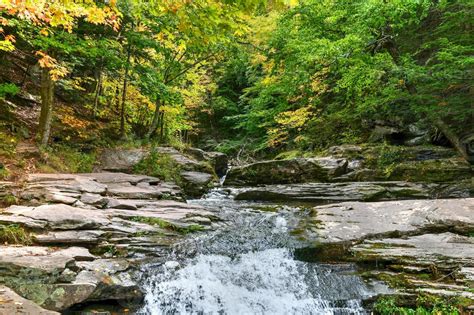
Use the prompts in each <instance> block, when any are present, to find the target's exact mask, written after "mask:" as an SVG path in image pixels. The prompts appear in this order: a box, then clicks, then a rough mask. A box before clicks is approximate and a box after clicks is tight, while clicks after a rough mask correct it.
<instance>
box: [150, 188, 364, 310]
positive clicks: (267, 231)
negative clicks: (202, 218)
mask: <svg viewBox="0 0 474 315" xmlns="http://www.w3.org/2000/svg"><path fill="white" fill-rule="evenodd" d="M191 202H192V203H194V204H199V205H202V206H204V207H205V208H206V209H209V210H211V211H214V212H216V213H218V215H219V216H220V217H221V218H222V219H223V220H224V222H225V225H224V226H223V227H221V228H219V229H218V230H216V231H214V232H209V233H206V234H201V235H197V236H194V237H190V238H188V239H186V240H185V241H183V242H182V243H180V244H179V245H177V246H175V248H174V250H173V252H172V253H170V255H169V257H168V259H167V260H166V261H165V262H164V263H159V264H154V265H150V266H148V267H147V268H146V269H145V270H144V279H145V280H144V287H145V291H146V297H145V306H144V307H143V309H142V310H141V313H143V314H272V315H273V314H336V315H338V314H340V315H343V314H366V313H367V312H366V311H365V310H364V308H363V307H362V302H361V301H362V299H364V298H367V297H369V296H371V295H372V293H371V291H370V289H369V288H367V286H366V284H365V283H364V282H363V281H362V280H361V279H360V278H359V277H358V276H356V275H354V271H355V269H354V267H353V266H351V265H348V264H341V265H327V264H316V263H310V262H305V261H299V260H297V259H295V256H294V249H295V248H297V247H298V242H297V240H296V239H295V238H294V237H293V236H292V235H291V233H290V231H291V229H292V228H293V227H295V226H296V224H297V222H298V220H299V219H298V217H297V215H298V214H299V215H304V210H302V209H300V208H298V207H296V206H289V205H270V204H262V203H254V202H245V201H236V200H233V198H232V193H231V192H229V190H227V189H223V188H216V189H214V190H213V191H211V192H210V193H209V194H208V195H207V196H205V197H204V198H203V199H200V200H193V201H191Z"/></svg>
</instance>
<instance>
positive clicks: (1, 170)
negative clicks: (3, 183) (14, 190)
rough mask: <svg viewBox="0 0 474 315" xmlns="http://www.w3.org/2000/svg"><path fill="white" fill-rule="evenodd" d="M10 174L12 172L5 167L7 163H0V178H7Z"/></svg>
mask: <svg viewBox="0 0 474 315" xmlns="http://www.w3.org/2000/svg"><path fill="white" fill-rule="evenodd" d="M8 176H10V172H9V171H8V169H7V168H6V167H5V165H3V164H1V163H0V180H2V179H7V178H8Z"/></svg>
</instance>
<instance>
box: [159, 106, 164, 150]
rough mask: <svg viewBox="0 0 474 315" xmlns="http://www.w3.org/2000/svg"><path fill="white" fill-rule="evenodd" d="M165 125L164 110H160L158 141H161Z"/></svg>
mask: <svg viewBox="0 0 474 315" xmlns="http://www.w3.org/2000/svg"><path fill="white" fill-rule="evenodd" d="M164 127H165V112H164V111H161V118H160V143H163V136H164V135H163V131H164Z"/></svg>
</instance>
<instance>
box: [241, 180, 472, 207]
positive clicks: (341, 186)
mask: <svg viewBox="0 0 474 315" xmlns="http://www.w3.org/2000/svg"><path fill="white" fill-rule="evenodd" d="M232 193H233V195H234V198H235V199H236V200H262V201H303V202H304V201H311V202H314V201H315V202H318V201H378V200H394V199H397V200H398V199H430V198H462V197H469V195H470V192H469V188H468V187H467V185H463V184H462V183H461V184H457V185H456V184H435V183H431V184H428V183H409V182H404V181H390V182H343V183H304V184H287V185H265V186H260V187H251V188H237V189H233V191H232Z"/></svg>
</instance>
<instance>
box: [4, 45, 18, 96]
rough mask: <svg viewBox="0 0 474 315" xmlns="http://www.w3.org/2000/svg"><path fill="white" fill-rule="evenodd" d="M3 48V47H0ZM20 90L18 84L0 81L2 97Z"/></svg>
mask: <svg viewBox="0 0 474 315" xmlns="http://www.w3.org/2000/svg"><path fill="white" fill-rule="evenodd" d="M0 50H1V49H0ZM18 92H20V89H19V88H18V86H16V85H15V84H13V83H0V99H2V98H5V96H7V95H10V96H13V95H15V94H17V93H18Z"/></svg>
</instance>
